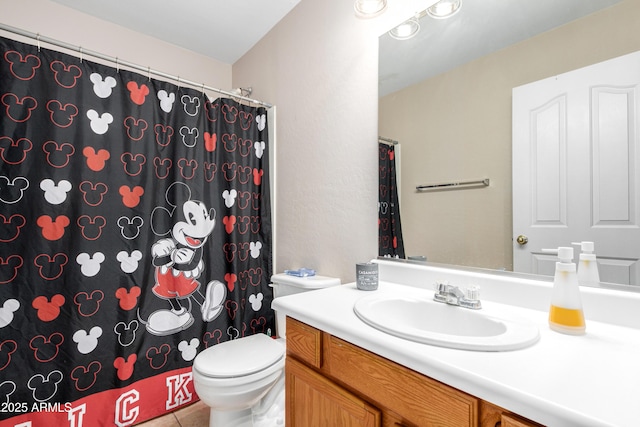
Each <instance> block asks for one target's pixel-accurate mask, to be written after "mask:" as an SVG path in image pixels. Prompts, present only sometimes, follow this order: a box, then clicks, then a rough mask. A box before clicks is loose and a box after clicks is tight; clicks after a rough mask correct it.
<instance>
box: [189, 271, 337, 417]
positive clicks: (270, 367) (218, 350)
mask: <svg viewBox="0 0 640 427" xmlns="http://www.w3.org/2000/svg"><path fill="white" fill-rule="evenodd" d="M272 282H273V283H272V285H271V286H272V287H273V295H274V299H275V298H278V297H281V296H285V295H291V294H295V293H299V292H307V291H312V290H316V289H321V288H326V287H330V286H337V285H339V284H340V280H339V279H335V278H330V277H324V276H309V277H295V276H289V275H286V274H275V275H273V276H272ZM284 331H285V317H284V316H278V313H277V312H276V333H277V334H278V335H281V336H282V337H281V338H278V339H273V338H271V337H269V336H267V335H265V334H255V335H250V336H247V337H243V338H239V339H236V340H232V341H226V342H223V343H221V344H217V345H214V346H213V347H209V348H208V349H206V350H204V351H202V352H201V353H199V354H198V355H197V356H196V358H195V360H194V362H193V369H192V372H193V385H194V388H195V390H196V393H197V394H198V396H199V397H200V400H202V402H204V403H205V404H206V405H207V406H209V408H210V415H209V426H210V427H254V426H258V425H259V423H258V422H257V421H255V422H254V418H257V419H260V418H261V416H263V415H264V414H265V413H267V412H273V411H269V410H270V409H271V408H272V407H276V410H278V408H277V406H279V407H281V408H280V409H279V410H280V412H281V416H280V417H279V418H278V419H277V420H276V421H273V420H271V421H269V423H268V425H269V426H270V427H271V426H277V425H283V426H284V413H282V411H283V410H284V398H283V397H284V361H285V339H284V335H285V334H284ZM278 400H280V401H278Z"/></svg>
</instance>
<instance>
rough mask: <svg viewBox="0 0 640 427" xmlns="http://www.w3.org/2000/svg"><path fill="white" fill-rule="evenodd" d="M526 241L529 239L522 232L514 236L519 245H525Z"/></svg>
mask: <svg viewBox="0 0 640 427" xmlns="http://www.w3.org/2000/svg"><path fill="white" fill-rule="evenodd" d="M528 241H529V238H528V237H527V236H524V235H522V234H521V235H519V236H518V237H517V238H516V242H518V244H519V245H520V246H523V245H526V244H527V242H528Z"/></svg>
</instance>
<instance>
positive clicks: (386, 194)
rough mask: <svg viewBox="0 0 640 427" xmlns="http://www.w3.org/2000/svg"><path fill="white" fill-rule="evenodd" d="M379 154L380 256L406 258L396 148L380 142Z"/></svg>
mask: <svg viewBox="0 0 640 427" xmlns="http://www.w3.org/2000/svg"><path fill="white" fill-rule="evenodd" d="M378 154H379V181H380V183H379V197H378V255H380V256H386V257H393V258H404V257H405V255H404V243H403V241H402V226H401V224H400V204H399V203H398V189H397V188H396V162H395V149H394V146H393V145H388V144H385V143H382V142H379V143H378Z"/></svg>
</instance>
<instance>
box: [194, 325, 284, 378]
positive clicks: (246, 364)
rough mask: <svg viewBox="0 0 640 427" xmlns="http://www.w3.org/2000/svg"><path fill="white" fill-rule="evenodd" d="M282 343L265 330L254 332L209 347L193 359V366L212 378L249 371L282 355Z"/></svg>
mask: <svg viewBox="0 0 640 427" xmlns="http://www.w3.org/2000/svg"><path fill="white" fill-rule="evenodd" d="M284 353H285V347H284V345H283V344H282V343H281V342H279V341H276V340H275V339H273V338H271V337H269V336H267V335H265V334H255V335H250V336H248V337H243V338H239V339H236V340H231V341H225V342H223V343H220V344H217V345H214V346H213V347H209V348H208V349H206V350H204V351H202V352H200V354H198V356H196V359H195V360H194V361H193V369H195V370H196V371H198V372H200V373H201V374H203V375H205V376H208V377H214V378H233V377H241V376H245V375H251V374H253V373H256V372H258V371H261V370H263V369H265V368H268V367H269V366H271V365H273V364H274V363H276V362H277V361H279V360H280V359H282V358H283V357H284Z"/></svg>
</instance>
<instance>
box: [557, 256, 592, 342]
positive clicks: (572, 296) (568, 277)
mask: <svg viewBox="0 0 640 427" xmlns="http://www.w3.org/2000/svg"><path fill="white" fill-rule="evenodd" d="M554 252H555V250H554ZM557 252H558V259H559V260H558V262H556V273H555V276H554V279H553V292H552V294H551V307H550V309H549V327H550V328H551V329H553V330H554V331H557V332H561V333H564V334H571V335H582V334H584V333H585V330H586V325H585V321H584V313H583V311H582V301H581V298H580V288H579V285H578V275H577V274H576V265H575V264H574V263H573V262H572V261H573V248H572V247H559V248H558V249H557Z"/></svg>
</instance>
